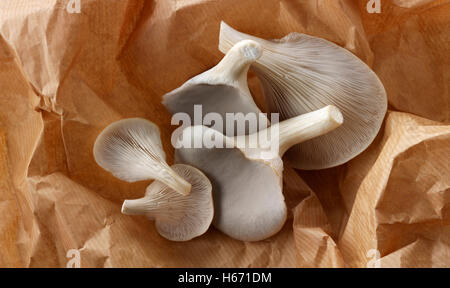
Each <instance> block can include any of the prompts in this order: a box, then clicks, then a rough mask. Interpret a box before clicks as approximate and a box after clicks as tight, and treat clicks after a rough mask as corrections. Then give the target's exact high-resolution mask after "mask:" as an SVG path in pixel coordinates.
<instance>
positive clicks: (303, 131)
mask: <svg viewBox="0 0 450 288" xmlns="http://www.w3.org/2000/svg"><path fill="white" fill-rule="evenodd" d="M343 121H344V118H343V116H342V114H341V112H340V111H339V109H338V108H336V107H335V106H332V105H330V106H326V107H324V108H322V109H319V110H316V111H313V112H309V113H306V114H302V115H299V116H297V117H293V118H290V119H287V120H284V121H282V122H280V123H277V124H274V125H272V126H271V128H272V129H274V128H275V129H278V130H279V134H278V135H279V136H278V139H277V137H275V138H273V139H272V140H271V141H279V142H278V143H279V155H280V156H283V154H284V153H285V152H286V151H287V150H288V149H289V148H290V147H292V146H293V145H295V144H298V143H301V142H304V141H307V140H309V139H312V138H315V137H318V136H321V135H324V134H326V133H328V132H330V131H331V130H333V129H336V128H337V127H339V126H340V125H341V124H342V123H343ZM271 128H268V129H271ZM275 131H276V130H275ZM272 145H274V143H273V142H272Z"/></svg>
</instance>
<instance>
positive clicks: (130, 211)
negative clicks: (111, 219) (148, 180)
mask: <svg viewBox="0 0 450 288" xmlns="http://www.w3.org/2000/svg"><path fill="white" fill-rule="evenodd" d="M146 203H147V201H145V199H144V198H140V199H134V200H125V201H123V204H122V213H123V214H126V215H142V214H146V213H147V212H148V205H146Z"/></svg>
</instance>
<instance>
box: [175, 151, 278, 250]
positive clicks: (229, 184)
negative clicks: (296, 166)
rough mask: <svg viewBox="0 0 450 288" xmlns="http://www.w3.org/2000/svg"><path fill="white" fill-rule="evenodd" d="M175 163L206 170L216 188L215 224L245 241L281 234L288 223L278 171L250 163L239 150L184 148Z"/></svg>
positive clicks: (263, 165) (258, 163)
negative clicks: (279, 232)
mask: <svg viewBox="0 0 450 288" xmlns="http://www.w3.org/2000/svg"><path fill="white" fill-rule="evenodd" d="M175 160H176V161H177V162H180V163H187V164H189V165H192V166H194V167H197V168H199V169H200V170H202V171H205V174H206V176H207V177H208V178H209V179H210V181H211V184H212V187H213V197H214V209H215V216H214V220H213V224H214V226H215V227H216V228H218V229H219V230H221V231H222V232H224V233H225V234H227V235H229V236H231V237H233V238H235V239H238V240H242V241H258V240H263V239H266V238H268V237H270V236H272V235H274V234H275V233H277V232H278V231H279V230H280V229H281V228H282V226H283V224H284V222H285V220H286V215H287V211H286V205H285V202H284V197H283V194H282V183H281V179H280V177H279V176H278V175H277V174H276V173H275V171H274V169H273V168H272V167H271V166H270V165H268V164H266V163H264V162H262V161H256V160H250V159H247V158H246V157H245V155H244V154H243V153H242V152H241V151H240V150H239V149H237V148H227V149H207V148H197V149H191V148H180V149H177V150H176V153H175Z"/></svg>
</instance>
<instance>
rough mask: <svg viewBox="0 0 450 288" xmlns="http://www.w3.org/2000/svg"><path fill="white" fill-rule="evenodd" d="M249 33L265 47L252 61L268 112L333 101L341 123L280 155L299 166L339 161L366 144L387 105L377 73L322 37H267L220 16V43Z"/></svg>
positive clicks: (284, 115) (285, 113)
mask: <svg viewBox="0 0 450 288" xmlns="http://www.w3.org/2000/svg"><path fill="white" fill-rule="evenodd" d="M242 39H251V40H253V41H256V42H258V43H260V44H261V46H262V47H263V50H264V53H263V54H262V56H261V57H260V58H259V59H258V60H257V61H256V62H255V63H253V64H252V66H251V68H252V70H253V71H254V72H255V73H256V74H257V76H258V78H259V79H260V81H261V84H262V87H263V91H264V95H265V98H266V101H267V103H268V107H269V109H270V112H279V113H280V119H281V120H283V119H288V118H291V117H294V116H296V115H300V114H303V113H306V112H309V111H313V110H316V109H319V108H322V107H324V106H326V105H335V106H337V107H338V108H339V110H340V111H341V112H342V114H343V116H344V119H345V123H344V124H343V125H342V126H341V127H339V128H338V129H336V130H334V131H333V132H331V133H328V134H326V135H323V136H320V137H317V138H315V139H313V140H311V141H307V142H304V143H301V144H298V145H295V146H294V147H292V148H291V149H290V150H289V151H288V153H287V155H286V157H285V159H286V160H287V161H288V162H289V163H290V164H291V165H293V166H294V167H296V168H300V169H323V168H329V167H333V166H337V165H340V164H343V163H345V162H347V161H349V160H350V159H352V158H353V157H355V156H356V155H358V154H359V153H361V152H362V151H363V150H365V149H366V148H367V147H368V146H369V145H370V143H371V142H372V141H373V139H374V138H375V136H376V134H377V133H378V131H379V129H380V127H381V124H382V121H383V118H384V115H385V113H386V109H387V98H386V92H385V90H384V87H383V85H382V83H381V81H380V80H379V79H378V77H377V76H376V74H375V73H374V72H373V71H372V70H371V69H370V68H369V67H368V66H367V65H366V64H365V63H364V62H362V61H361V60H360V59H358V58H357V57H356V56H355V55H353V54H352V53H350V52H349V51H347V50H346V49H344V48H341V47H339V46H337V45H335V44H333V43H331V42H329V41H326V40H324V39H321V38H317V37H313V36H309V35H305V34H300V33H291V34H289V35H287V36H286V37H284V38H283V39H281V40H273V41H267V40H263V39H260V38H257V37H254V36H251V35H247V34H244V33H241V32H238V31H236V30H234V29H233V28H231V27H230V26H228V25H227V24H225V23H224V22H222V24H221V28H220V40H219V49H220V50H221V51H222V52H224V53H225V52H227V51H228V50H229V49H230V47H232V46H233V44H234V43H237V42H239V41H242Z"/></svg>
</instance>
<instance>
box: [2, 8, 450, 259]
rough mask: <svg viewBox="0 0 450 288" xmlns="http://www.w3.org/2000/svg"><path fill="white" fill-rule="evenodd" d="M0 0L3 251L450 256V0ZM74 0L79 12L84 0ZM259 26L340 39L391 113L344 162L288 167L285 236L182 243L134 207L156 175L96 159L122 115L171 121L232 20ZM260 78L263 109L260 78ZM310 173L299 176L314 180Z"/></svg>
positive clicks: (275, 33)
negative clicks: (174, 100)
mask: <svg viewBox="0 0 450 288" xmlns="http://www.w3.org/2000/svg"><path fill="white" fill-rule="evenodd" d="M68 4H69V1H68V0H53V1H46V0H3V1H1V2H0V266H2V267H65V266H66V263H67V262H68V260H69V258H67V256H68V254H67V253H68V251H70V250H71V249H77V250H78V251H79V252H80V259H81V266H82V267H127V266H131V267H224V266H225V267H423V266H433V267H445V266H447V267H449V266H450V188H449V187H450V168H449V166H448V163H449V155H450V136H449V135H450V126H449V125H446V123H447V124H448V122H449V120H450V114H449V113H450V109H449V98H450V97H449V83H450V70H449V69H450V62H449V61H450V58H449V57H448V55H450V40H449V37H450V29H449V28H450V1H427V0H423V1H419V0H401V1H400V0H393V1H381V13H380V14H376V13H375V14H369V13H368V12H367V10H366V4H367V1H362V0H358V1H357V0H355V1H350V0H348V1H346V0H325V1H319V0H299V1H287V0H286V1H273V0H261V1H253V0H251V1H242V0H239V1H238V0H223V1H206V0H190V1H174V0H173V1H142V0H135V1H133V0H128V1H126V0H124V1H100V0H81V1H80V4H81V5H80V13H69V12H68V10H67V9H66V7H67V5H68ZM71 11H72V12H73V10H71ZM221 20H224V21H226V22H227V23H228V24H230V25H231V26H233V27H235V28H236V29H238V30H241V31H243V32H246V33H249V34H253V35H256V36H259V37H262V38H280V37H282V36H284V35H285V34H288V33H289V32H292V31H297V32H303V33H307V34H311V35H314V36H319V37H323V38H326V39H328V40H330V41H333V42H335V43H337V44H339V45H341V46H343V47H345V48H347V49H349V50H350V51H351V52H353V53H354V54H355V55H357V56H358V57H360V58H361V59H362V60H363V61H365V62H366V63H368V64H369V65H370V66H371V67H373V69H374V70H375V72H376V73H377V74H378V75H379V77H380V79H381V80H382V82H383V84H384V85H385V87H386V91H387V94H388V98H389V105H390V110H391V111H390V112H389V113H388V114H387V116H386V120H385V124H384V126H383V128H382V129H381V131H380V133H379V135H378V137H377V139H376V140H375V141H374V143H373V144H372V145H371V146H370V147H369V148H368V149H367V150H366V151H365V152H363V153H362V154H361V155H360V156H358V157H356V158H355V159H353V160H352V161H350V162H349V163H347V164H345V165H342V166H340V167H336V168H332V169H327V170H323V171H294V170H293V169H291V168H289V167H285V175H284V185H285V187H284V191H285V196H286V201H287V204H288V207H289V208H290V210H291V212H292V213H291V215H290V217H289V220H288V221H287V222H286V225H285V226H284V228H283V230H282V231H281V232H280V233H278V234H277V235H276V236H274V237H272V238H270V239H268V240H265V241H260V242H256V243H245V242H240V241H235V240H233V239H230V238H229V237H227V236H225V235H223V234H222V233H220V232H218V231H217V230H215V229H214V228H211V229H210V230H209V231H208V232H207V233H206V234H205V235H203V236H201V237H199V238H196V239H194V240H192V241H189V242H185V243H175V242H170V241H167V240H165V239H164V238H162V237H160V236H159V235H158V234H157V232H156V231H155V229H154V227H153V224H152V223H151V222H149V221H147V220H146V219H145V218H144V217H130V216H125V215H122V214H121V213H120V205H121V203H122V201H123V200H124V199H126V198H137V197H139V196H141V195H143V193H144V189H145V187H146V185H148V182H139V183H135V184H129V183H124V182H122V181H119V180H117V179H115V178H114V177H112V176H111V175H110V174H108V173H107V172H105V171H104V170H102V169H101V168H100V167H98V166H97V165H96V163H95V162H94V159H93V156H92V145H93V142H94V140H95V138H96V136H97V135H98V133H99V132H100V131H101V130H102V129H103V128H104V127H105V126H106V125H107V124H109V123H111V122H113V121H115V120H119V119H122V118H126V117H144V118H147V119H149V120H151V121H153V122H155V123H156V124H158V125H159V126H160V128H161V131H162V138H163V142H164V146H165V149H166V152H167V155H168V158H169V162H170V161H171V160H172V155H173V148H172V147H171V145H170V134H171V132H172V131H173V129H174V127H172V126H170V115H169V114H168V113H167V112H166V110H165V109H164V108H163V106H162V105H161V104H160V100H161V95H163V94H164V93H166V92H168V91H170V90H172V89H174V88H176V87H177V86H179V85H180V84H182V83H183V82H184V81H185V80H187V79H188V78H190V77H192V76H194V75H196V74H198V73H200V72H202V71H204V70H206V69H207V68H209V67H212V66H213V65H215V64H216V63H217V62H218V61H219V60H220V58H221V57H222V55H221V53H220V52H219V51H218V49H217V44H218V35H219V33H218V32H219V23H220V21H221ZM249 84H250V88H251V90H252V92H253V94H254V96H255V98H256V100H257V103H258V105H260V106H261V108H264V104H263V101H262V97H261V90H260V88H259V86H258V81H257V79H256V78H255V77H254V76H253V75H250V79H249ZM300 176H301V177H302V178H303V180H302V178H300Z"/></svg>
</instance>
